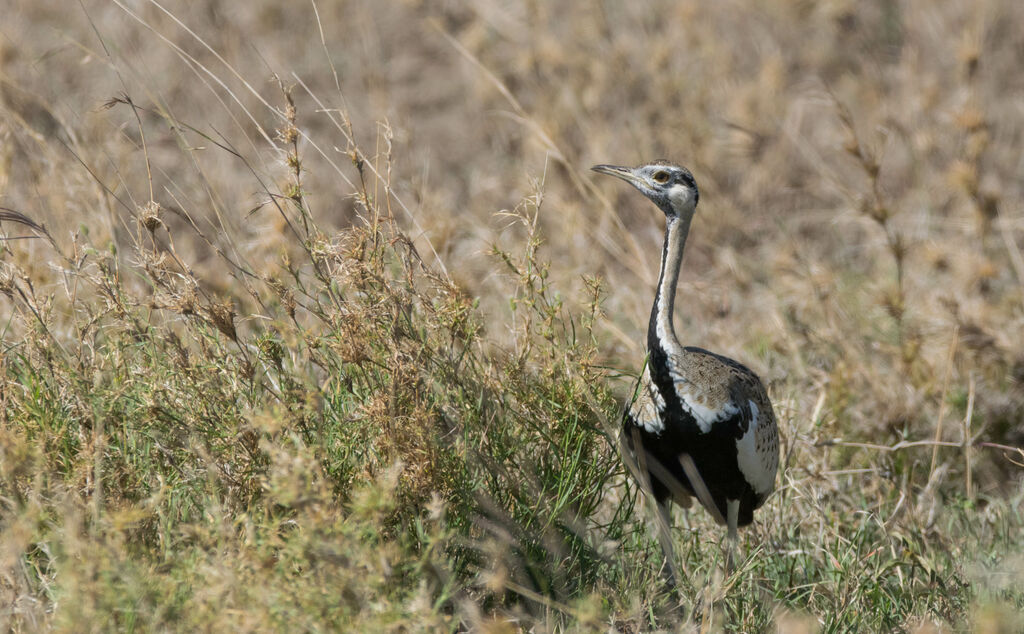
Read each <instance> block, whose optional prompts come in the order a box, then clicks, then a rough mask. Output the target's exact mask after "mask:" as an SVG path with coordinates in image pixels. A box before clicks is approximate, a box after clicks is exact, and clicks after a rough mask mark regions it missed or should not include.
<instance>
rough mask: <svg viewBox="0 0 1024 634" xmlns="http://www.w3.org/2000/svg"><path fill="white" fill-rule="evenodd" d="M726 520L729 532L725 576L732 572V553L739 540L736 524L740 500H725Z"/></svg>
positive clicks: (727, 535)
mask: <svg viewBox="0 0 1024 634" xmlns="http://www.w3.org/2000/svg"><path fill="white" fill-rule="evenodd" d="M725 509H726V515H728V517H727V518H726V521H727V522H728V525H729V532H728V533H727V534H726V538H725V539H726V541H727V542H728V544H727V551H726V557H725V574H726V576H728V575H729V573H731V572H732V569H733V565H734V560H733V558H734V553H735V552H736V543H737V541H739V539H738V538H739V534H738V531H737V524H738V523H739V518H740V501H739V500H727V501H726V503H725Z"/></svg>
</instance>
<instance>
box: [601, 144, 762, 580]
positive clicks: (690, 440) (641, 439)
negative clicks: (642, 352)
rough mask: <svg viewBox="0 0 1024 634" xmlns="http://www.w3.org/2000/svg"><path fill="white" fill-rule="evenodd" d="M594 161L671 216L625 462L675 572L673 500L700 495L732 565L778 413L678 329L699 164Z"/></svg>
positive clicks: (687, 501) (627, 413)
mask: <svg viewBox="0 0 1024 634" xmlns="http://www.w3.org/2000/svg"><path fill="white" fill-rule="evenodd" d="M591 169H592V170H594V171H595V172H598V173H600V174H607V175H610V176H615V177H617V178H620V179H622V180H624V181H626V182H627V183H629V184H630V185H632V186H633V187H635V188H636V189H637V190H639V191H640V193H642V194H643V195H644V196H646V197H647V198H648V199H650V200H651V202H653V203H654V204H655V205H657V207H658V208H659V209H661V211H662V212H664V214H665V220H666V224H665V242H664V247H663V248H662V252H661V272H660V274H659V276H658V285H657V288H656V290H655V296H654V302H653V305H652V307H651V317H650V322H649V325H648V328H647V359H646V363H645V365H644V368H643V370H642V372H641V373H640V376H639V379H638V381H637V385H636V388H635V389H634V393H633V395H632V398H631V399H629V402H628V403H627V404H626V407H625V408H624V414H623V417H622V427H621V430H620V433H619V443H620V449H621V451H622V454H623V459H624V462H626V463H627V466H630V470H631V471H632V472H633V475H634V476H635V477H637V478H638V479H639V480H640V483H641V486H642V487H643V488H644V490H645V491H646V492H647V493H648V494H650V495H652V496H653V498H654V501H655V503H656V505H657V508H658V515H659V517H658V518H657V526H658V528H659V531H658V538H659V541H660V542H661V546H662V549H663V551H664V554H665V557H666V560H667V564H668V572H669V577H670V578H671V577H678V575H679V573H678V570H677V568H676V567H675V563H674V557H673V552H672V546H671V540H670V539H669V533H668V531H669V529H670V527H671V521H670V509H669V505H670V504H671V503H676V504H678V505H679V506H682V507H684V508H689V507H690V506H691V505H692V498H693V497H696V498H697V499H698V501H699V502H700V503H701V504H702V506H704V507H705V508H706V509H707V510H708V512H709V513H710V514H711V515H712V516H713V517H714V518H715V520H716V521H717V522H718V523H719V524H725V525H726V526H727V527H728V532H727V537H728V544H729V550H728V553H727V555H728V556H727V559H726V568H727V570H728V568H730V567H731V565H732V552H733V550H734V548H735V544H736V541H737V529H738V528H739V527H742V526H747V525H749V524H751V523H752V522H753V516H754V511H755V510H756V509H758V508H759V507H761V506H762V505H763V504H764V503H765V501H766V500H767V499H768V496H769V495H770V494H771V493H772V491H773V490H774V489H775V475H776V471H777V470H778V464H779V433H778V425H777V423H776V419H775V411H774V409H773V408H772V403H771V400H770V399H769V398H768V393H767V391H766V390H765V387H764V384H763V383H762V382H761V379H760V378H758V376H757V375H756V374H755V373H754V372H753V371H751V370H750V369H749V368H747V367H746V366H744V365H742V364H741V363H739V362H737V361H734V360H733V359H730V358H728V357H725V356H723V355H720V354H715V353H713V352H709V351H707V350H705V349H703V348H697V347H693V346H685V347H684V346H683V345H682V344H680V343H679V339H678V338H677V337H676V333H675V328H674V326H673V321H672V317H673V309H674V307H675V299H676V283H677V281H678V279H679V270H680V268H681V264H682V260H683V249H684V247H685V245H686V238H687V235H688V234H689V231H690V223H691V221H692V220H693V217H694V215H695V213H696V210H697V203H698V202H699V200H700V193H699V191H698V189H697V183H696V181H695V180H694V178H693V174H692V173H690V170H688V169H686V168H685V167H682V166H680V165H677V164H675V163H672V162H670V161H666V160H658V161H654V162H652V163H647V164H644V165H640V166H638V167H623V166H618V165H595V166H594V167H592V168H591ZM673 581H674V579H673Z"/></svg>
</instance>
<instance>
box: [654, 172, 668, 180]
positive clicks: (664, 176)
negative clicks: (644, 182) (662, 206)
mask: <svg viewBox="0 0 1024 634" xmlns="http://www.w3.org/2000/svg"><path fill="white" fill-rule="evenodd" d="M652 178H653V179H654V182H656V183H667V182H668V172H655V173H654V176H652Z"/></svg>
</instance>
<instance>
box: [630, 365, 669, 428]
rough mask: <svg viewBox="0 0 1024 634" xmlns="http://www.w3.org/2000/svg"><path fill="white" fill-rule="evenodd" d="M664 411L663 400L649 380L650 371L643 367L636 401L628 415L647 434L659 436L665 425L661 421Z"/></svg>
mask: <svg viewBox="0 0 1024 634" xmlns="http://www.w3.org/2000/svg"><path fill="white" fill-rule="evenodd" d="M664 411H665V399H664V398H662V396H661V392H659V391H658V388H657V386H655V385H654V382H653V381H652V380H651V374H650V371H649V370H648V369H647V368H646V367H645V368H644V373H643V376H641V377H640V386H639V387H638V388H637V395H636V399H635V400H634V401H633V403H632V404H631V405H630V406H629V415H630V416H631V417H632V418H633V420H634V421H635V422H636V424H637V425H639V426H640V427H643V428H644V430H645V431H647V432H648V433H650V434H660V433H661V432H663V431H665V423H664V422H663V421H662V420H661V416H662V413H663V412H664Z"/></svg>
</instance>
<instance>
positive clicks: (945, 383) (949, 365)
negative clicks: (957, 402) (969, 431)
mask: <svg viewBox="0 0 1024 634" xmlns="http://www.w3.org/2000/svg"><path fill="white" fill-rule="evenodd" d="M959 341H960V325H959V324H957V325H956V326H954V327H953V341H951V342H950V344H949V355H947V357H946V373H945V377H944V378H943V379H942V396H940V397H939V419H938V421H936V423H935V442H939V441H940V440H942V421H943V419H944V418H945V417H946V409H948V408H947V405H946V394H947V391H948V389H949V375H950V374H952V371H953V357H954V356H955V355H956V347H957V343H958V342H959ZM938 460H939V446H938V445H935V447H934V448H933V449H932V464H931V466H930V467H929V468H928V481H929V482H931V479H932V475H933V474H934V473H935V465H936V464H937V463H938Z"/></svg>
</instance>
